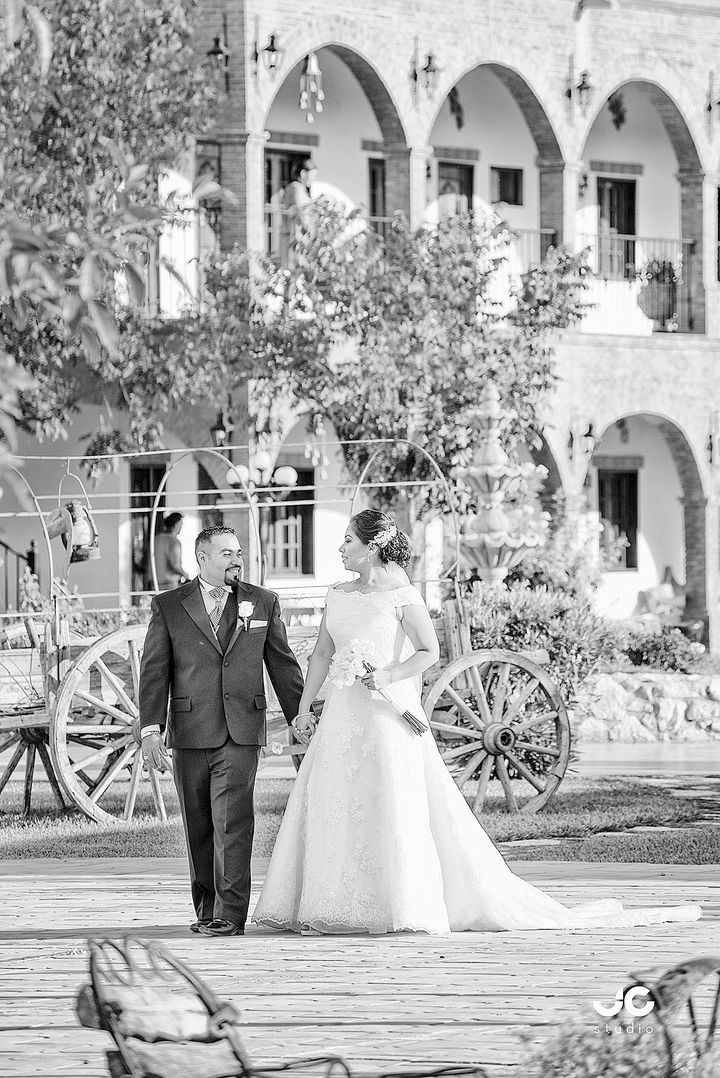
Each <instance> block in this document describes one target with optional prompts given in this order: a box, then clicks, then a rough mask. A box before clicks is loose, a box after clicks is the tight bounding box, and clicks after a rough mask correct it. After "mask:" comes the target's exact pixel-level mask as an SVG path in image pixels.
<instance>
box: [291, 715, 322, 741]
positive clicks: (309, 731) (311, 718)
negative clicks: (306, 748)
mask: <svg viewBox="0 0 720 1078" xmlns="http://www.w3.org/2000/svg"><path fill="white" fill-rule="evenodd" d="M317 723H318V720H317V716H316V715H315V714H313V712H312V711H301V712H300V713H299V714H297V715H296V716H295V718H294V719H293V720H292V722H291V723H290V725H291V726H292V728H293V730H294V731H295V736H296V737H297V739H298V741H299V742H300V743H301V744H303V745H309V744H310V739H311V737H312V736H313V734H314V733H315V730H316V728H317Z"/></svg>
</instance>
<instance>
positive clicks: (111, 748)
mask: <svg viewBox="0 0 720 1078" xmlns="http://www.w3.org/2000/svg"><path fill="white" fill-rule="evenodd" d="M130 743H132V744H133V745H134V744H135V738H133V737H126V738H125V740H124V741H123V742H120V743H118V742H117V741H113V742H112V744H110V745H103V747H102V748H101V749H96V750H95V752H91V753H90V755H89V756H83V758H82V760H78V761H77V763H72V762H71V764H70V767H71V769H72V770H73V771H75V772H77V771H79V770H80V768H81V767H89V766H90V764H96V763H97V762H98V761H99V760H104V759H105V757H106V756H110V755H111V754H112V753H113V752H118V751H119V750H120V749H122V748H124V746H126V745H128V744H130Z"/></svg>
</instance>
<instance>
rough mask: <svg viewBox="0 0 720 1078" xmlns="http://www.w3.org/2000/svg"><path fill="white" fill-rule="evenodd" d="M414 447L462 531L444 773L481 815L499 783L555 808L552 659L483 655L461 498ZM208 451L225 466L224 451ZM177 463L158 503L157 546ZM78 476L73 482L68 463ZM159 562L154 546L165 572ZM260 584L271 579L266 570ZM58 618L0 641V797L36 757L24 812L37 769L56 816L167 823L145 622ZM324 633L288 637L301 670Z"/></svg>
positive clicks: (437, 693) (446, 686)
mask: <svg viewBox="0 0 720 1078" xmlns="http://www.w3.org/2000/svg"><path fill="white" fill-rule="evenodd" d="M402 441H403V440H402V439H401V440H400V442H402ZM395 444H396V443H393V445H395ZM405 444H406V445H407V446H409V447H413V449H414V451H415V452H417V453H419V454H422V455H424V456H425V457H426V458H427V460H428V462H429V464H430V466H431V468H432V470H433V471H434V472H435V474H436V477H437V479H438V481H439V482H440V483H441V485H442V486H443V488H444V491H445V497H446V501H447V504H448V507H449V511H450V514H451V516H452V519H453V524H454V531H455V560H454V564H453V566H452V568H451V570H450V571H449V572H448V573H445V574H443V575H444V577H445V583H444V586H445V587H448V588H450V589H451V590H450V592H449V593H447V594H448V597H447V598H446V599H445V601H444V602H443V603H442V610H441V612H440V613H439V615H438V617H437V618H436V628H437V630H438V636H439V637H440V639H441V646H442V660H441V663H440V666H439V669H437V668H436V669H434V670H432V671H430V672H429V676H428V678H427V679H426V683H425V691H424V707H425V712H426V714H427V717H428V719H429V722H430V727H431V729H432V732H433V735H434V737H435V739H436V741H437V744H438V747H439V750H440V753H441V754H442V757H443V759H444V761H445V763H446V764H447V766H448V768H449V769H450V771H451V773H452V774H453V776H454V778H455V780H456V781H457V783H458V785H459V786H460V787H461V789H462V790H463V792H464V793H465V795H466V796H467V797H468V798H469V800H470V801H471V803H472V805H473V808H474V810H475V811H479V810H480V809H482V807H483V804H484V803H485V800H486V798H487V796H488V792H489V790H490V789H491V783H492V782H493V780H497V783H499V787H495V788H496V789H497V788H499V789H500V790H501V791H502V793H503V794H504V797H505V800H506V803H507V807H508V810H509V811H513V812H514V811H519V810H520V811H526V812H535V811H537V810H538V809H541V808H543V806H544V805H546V804H547V803H548V801H549V800H550V798H551V797H552V796H553V794H554V793H555V791H556V790H557V788H558V786H559V784H560V782H561V780H562V777H563V775H564V773H565V770H566V768H567V764H568V759H569V755H570V723H569V720H568V714H567V710H566V708H565V705H564V703H563V700H562V699H561V696H560V694H559V692H558V690H557V688H556V687H555V685H554V684H553V682H552V680H551V679H550V677H549V676H548V674H547V672H546V671H545V670H544V669H543V663H544V662H546V661H547V656H545V655H543V654H542V653H534V654H532V655H530V654H520V653H516V652H511V651H506V650H500V649H491V650H483V651H476V650H473V648H472V642H471V632H470V621H471V618H470V613H469V607H470V605H471V604H469V602H468V597H469V596H470V595H471V593H470V591H469V590H468V588H467V587H466V586H464V585H462V583H461V582H460V581H459V580H458V566H459V564H460V547H459V534H460V529H459V523H458V520H457V515H456V511H455V508H454V504H453V498H452V494H451V492H450V490H449V487H448V484H447V480H446V479H445V477H444V476H443V474H442V472H441V470H440V468H439V466H438V465H437V463H436V462H435V461H434V460H433V458H432V457H430V456H429V454H428V453H427V452H426V450H424V449H422V447H420V446H417V445H415V443H411V442H406V443H405ZM381 451H382V449H376V450H375V451H374V452H373V453H372V454H371V456H370V458H369V460H368V463H367V465H366V467H365V469H364V471H363V473H362V475H361V476H360V479H359V481H358V484H357V487H356V489H355V494H354V496H353V499H352V503H351V506H350V513H351V514H352V511H353V508H354V506H355V500H356V498H357V497H358V495H359V493H360V491H361V489H362V487H363V483H364V479H365V476H366V475H367V473H368V470H369V468H370V467H371V466H372V464H373V463H374V461H375V460H376V459H377V457H378V454H379V453H380V452H381ZM204 452H207V453H211V454H213V455H214V456H217V457H219V458H220V460H221V461H222V462H223V463H224V464H227V460H226V458H225V457H222V456H221V455H220V454H218V453H216V452H215V451H213V450H204ZM188 455H190V454H188V453H186V454H185V455H184V456H188ZM183 459H184V457H181V458H179V460H177V461H175V464H174V465H173V466H172V467H174V466H175V465H176V464H178V463H180V461H181V460H183ZM172 467H171V468H170V469H169V470H168V471H167V472H166V473H165V476H164V477H163V480H162V482H161V484H160V486H159V488H158V490H157V492H156V495H155V500H154V505H153V510H152V518H151V527H150V534H151V536H152V535H154V525H155V516H156V513H157V511H158V507H159V505H160V500H161V496H162V494H163V490H164V486H165V484H166V483H167V480H168V477H169V475H170V472H171V471H172ZM231 470H232V471H235V472H237V481H238V485H239V486H241V487H242V488H243V490H244V492H245V495H246V496H247V500H248V507H249V509H250V522H251V527H252V530H253V532H254V535H255V539H256V544H255V545H256V550H257V551H258V552H260V550H261V544H260V539H259V530H258V524H257V518H256V515H255V512H254V509H253V506H252V499H251V497H250V494H249V492H248V490H247V488H246V486H245V483H244V480H243V479H242V477H241V475H240V473H239V472H238V470H237V468H235V466H234V465H231ZM17 474H18V475H20V473H19V472H18V473H17ZM67 474H68V475H71V473H70V472H69V465H68V472H67ZM20 478H21V479H23V482H25V483H27V481H26V480H24V478H23V477H22V476H21V475H20ZM73 478H76V479H77V477H75V476H73ZM80 485H81V486H82V483H80ZM28 490H30V488H29V486H28ZM83 491H84V487H83ZM30 494H31V497H32V499H33V501H34V502H35V506H36V511H37V513H38V515H39V518H40V522H41V524H42V528H43V532H44V535H45V539H46V543H47V547H48V557H49V560H50V567H51V579H52V549H51V544H50V537H49V535H48V531H47V527H46V523H45V518H44V517H43V513H42V511H41V509H40V506H39V505H38V503H37V499H35V497H34V495H33V494H32V491H30ZM88 505H89V503H88ZM152 555H153V548H152V543H151V561H152V562H153V567H154V558H153V556H152ZM155 576H156V574H155ZM258 578H259V579H261V580H262V579H263V565H262V562H261V561H260V562H259V564H258ZM54 610H55V613H54V615H53V617H52V618H50V620H49V623H48V624H44V625H43V624H40V625H39V626H38V625H36V624H34V623H33V622H32V620H26V622H25V625H24V628H23V627H22V626H19V627H16V630H15V632H16V633H22V632H25V633H26V634H27V640H25V641H24V643H26V644H28V645H29V646H26V647H21V648H18V647H12V646H11V645H12V643H13V641H12V640H11V639H9V635H12V634H8V633H7V632H6V633H5V637H6V639H5V641H4V646H3V641H2V634H0V757H5V759H6V763H5V767H4V770H2V771H0V794H1V793H2V791H3V789H4V788H5V787H6V785H7V783H8V781H9V780H10V778H11V777H12V775H13V774H14V773H15V772H16V770H17V768H18V767H19V766H20V765H21V763H22V762H23V761H24V767H25V788H24V809H25V811H26V812H28V811H29V810H30V807H31V799H32V786H33V777H34V774H35V769H36V764H37V761H38V760H39V761H40V763H41V765H42V766H43V767H44V769H45V771H46V773H47V777H48V779H49V782H50V785H51V788H52V790H53V793H54V796H55V799H56V801H57V803H58V807H63V808H64V807H71V806H74V807H76V808H78V809H80V810H81V811H82V812H84V813H85V814H86V815H87V816H89V817H90V818H91V819H94V820H97V821H101V822H107V821H110V820H114V819H124V820H130V819H132V817H133V815H135V814H136V812H137V811H139V808H140V807H142V808H143V809H147V808H148V807H151V808H152V809H153V810H154V811H155V813H156V814H157V815H158V816H159V817H160V819H162V820H164V819H165V818H166V811H165V805H164V799H163V783H164V781H167V780H163V779H162V778H161V777H160V776H159V775H158V774H157V773H156V772H150V773H149V774H147V772H145V773H144V771H143V764H142V754H141V752H140V730H139V713H138V687H139V677H140V661H141V656H142V649H143V644H144V640H145V634H146V631H147V629H146V626H145V625H125V626H123V627H121V628H118V629H117V630H115V631H114V632H111V633H109V634H108V635H106V636H102V637H100V638H96V639H92V640H87V639H85V640H84V639H82V638H80V637H73V636H72V635H71V633H70V630H69V627H68V625H67V623H66V622H65V621H64V620H63V619H62V618H61V617H59V615H58V610H59V606H58V602H57V595H55V606H54ZM316 633H317V629H316V628H312V627H308V626H297V627H296V626H292V625H291V627H290V629H289V634H288V635H289V639H290V643H291V646H292V647H293V649H294V651H295V653H296V655H297V657H298V659H299V661H300V664H301V666H302V667H303V668H304V667H305V666H306V665H307V660H308V659H309V656H310V654H311V652H312V649H313V646H314V643H315V637H316ZM15 642H17V641H15ZM268 696H269V698H270V701H271V705H270V713H269V722H268V727H269V731H268V733H269V738H268V741H269V747H268V749H267V750H266V754H267V755H273V754H274V753H278V754H281V755H292V757H293V759H294V760H295V763H296V765H297V763H298V761H299V760H300V757H301V756H302V753H303V748H302V747H301V746H297V745H291V744H288V740H287V739H288V736H289V735H288V728H287V725H286V723H285V721H284V719H283V718H282V716H281V715H280V713H279V707H278V706H277V700H276V698H275V697H274V694H273V693H272V691H271V689H270V687H269V686H268ZM426 736H427V735H426Z"/></svg>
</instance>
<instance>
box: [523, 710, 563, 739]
mask: <svg viewBox="0 0 720 1078" xmlns="http://www.w3.org/2000/svg"><path fill="white" fill-rule="evenodd" d="M557 717H558V713H557V711H543V712H542V714H541V715H532V716H531V718H529V719H525V720H524V721H523V722H521V723H518V725H517V726H516V727H515V733H516V734H524V733H525V731H526V730H532V729H533V727H535V726H540V725H541V724H542V723H544V722H548V721H549V720H550V719H556V718H557Z"/></svg>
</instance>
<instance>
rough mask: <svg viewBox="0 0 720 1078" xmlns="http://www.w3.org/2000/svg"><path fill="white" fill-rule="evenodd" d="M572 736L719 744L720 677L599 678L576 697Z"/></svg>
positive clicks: (639, 674)
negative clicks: (714, 742)
mask: <svg viewBox="0 0 720 1078" xmlns="http://www.w3.org/2000/svg"><path fill="white" fill-rule="evenodd" d="M573 735H574V738H575V740H576V741H720V676H719V675H717V674H670V673H662V672H660V671H654V670H642V671H640V670H638V671H632V672H628V671H623V672H617V673H613V674H596V675H594V676H592V677H589V678H588V679H587V680H586V681H585V683H584V684H583V686H582V689H581V691H580V692H579V693H578V699H577V701H576V703H575V706H574V707H573Z"/></svg>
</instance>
